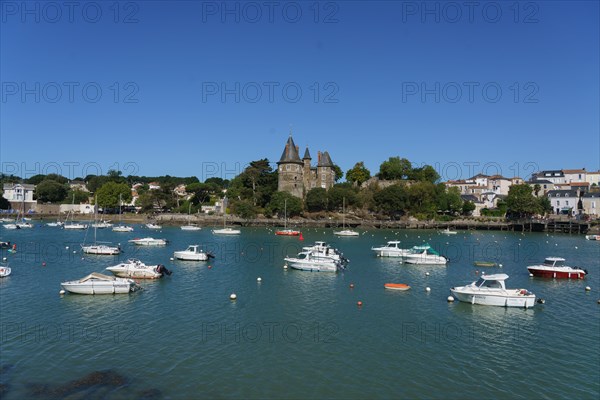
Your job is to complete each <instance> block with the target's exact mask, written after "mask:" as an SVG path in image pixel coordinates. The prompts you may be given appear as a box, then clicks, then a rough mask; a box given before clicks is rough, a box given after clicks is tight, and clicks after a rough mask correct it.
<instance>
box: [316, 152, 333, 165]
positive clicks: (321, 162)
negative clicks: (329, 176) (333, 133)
mask: <svg viewBox="0 0 600 400" xmlns="http://www.w3.org/2000/svg"><path fill="white" fill-rule="evenodd" d="M317 166H318V167H333V162H332V161H331V157H329V153H328V152H324V153H323V154H322V155H321V159H320V160H319V164H318V165H317Z"/></svg>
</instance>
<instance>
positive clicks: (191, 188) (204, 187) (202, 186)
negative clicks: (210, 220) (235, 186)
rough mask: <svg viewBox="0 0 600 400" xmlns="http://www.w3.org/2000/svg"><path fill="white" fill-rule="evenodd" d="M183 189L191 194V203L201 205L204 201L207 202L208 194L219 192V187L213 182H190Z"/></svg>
mask: <svg viewBox="0 0 600 400" xmlns="http://www.w3.org/2000/svg"><path fill="white" fill-rule="evenodd" d="M185 191H186V192H188V193H190V194H193V196H192V198H191V201H192V204H194V205H198V204H200V205H202V204H204V203H206V202H209V201H210V196H211V195H213V194H216V193H218V192H220V189H219V187H218V186H217V185H216V184H214V183H192V184H190V185H187V186H186V187H185ZM186 212H187V210H186Z"/></svg>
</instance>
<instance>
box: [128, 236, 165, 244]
mask: <svg viewBox="0 0 600 400" xmlns="http://www.w3.org/2000/svg"><path fill="white" fill-rule="evenodd" d="M129 243H133V244H135V245H138V246H166V245H167V243H168V242H167V240H166V239H154V238H151V237H145V238H135V239H131V240H129Z"/></svg>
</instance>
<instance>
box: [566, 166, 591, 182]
mask: <svg viewBox="0 0 600 400" xmlns="http://www.w3.org/2000/svg"><path fill="white" fill-rule="evenodd" d="M562 172H563V174H564V176H565V182H564V183H571V182H585V176H586V170H585V168H582V169H563V170H562Z"/></svg>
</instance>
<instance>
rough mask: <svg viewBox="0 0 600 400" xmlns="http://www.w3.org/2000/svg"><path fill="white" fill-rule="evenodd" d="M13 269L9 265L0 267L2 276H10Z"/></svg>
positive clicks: (0, 276)
mask: <svg viewBox="0 0 600 400" xmlns="http://www.w3.org/2000/svg"><path fill="white" fill-rule="evenodd" d="M11 272H12V270H11V269H10V268H9V267H0V278H4V277H5V276H9V275H10V273H11Z"/></svg>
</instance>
